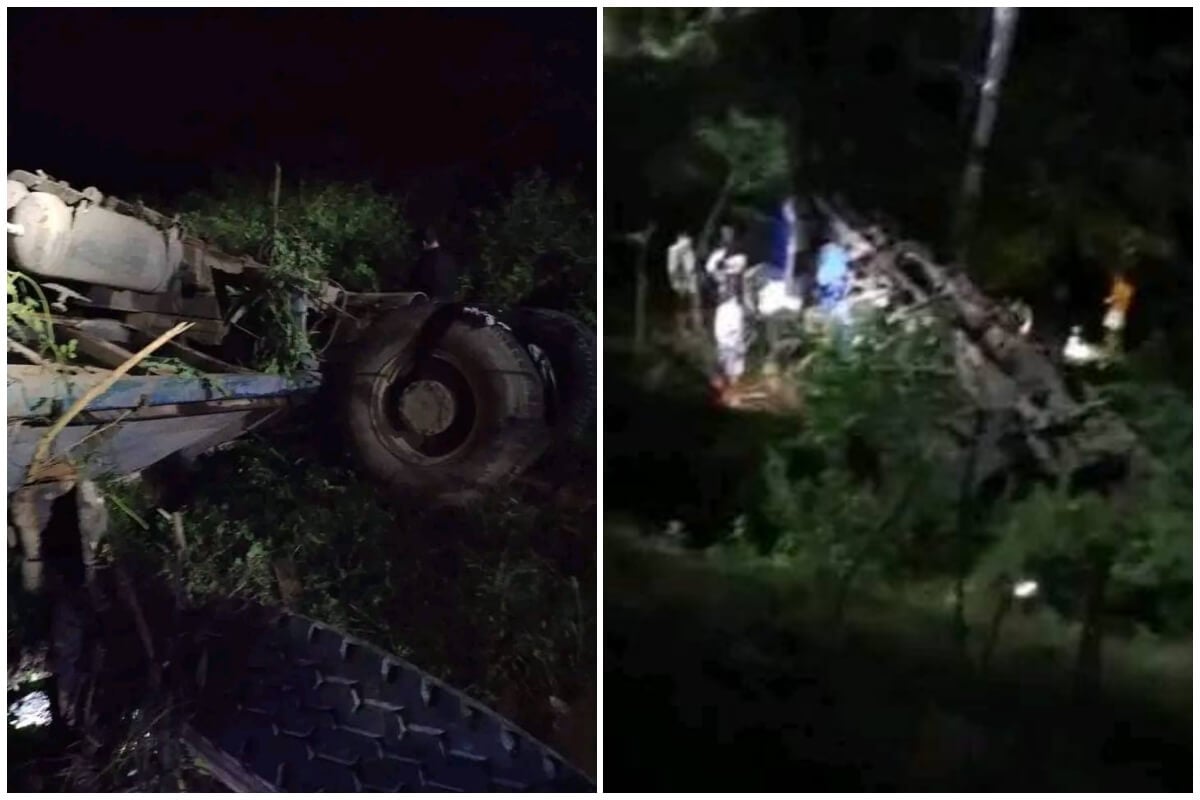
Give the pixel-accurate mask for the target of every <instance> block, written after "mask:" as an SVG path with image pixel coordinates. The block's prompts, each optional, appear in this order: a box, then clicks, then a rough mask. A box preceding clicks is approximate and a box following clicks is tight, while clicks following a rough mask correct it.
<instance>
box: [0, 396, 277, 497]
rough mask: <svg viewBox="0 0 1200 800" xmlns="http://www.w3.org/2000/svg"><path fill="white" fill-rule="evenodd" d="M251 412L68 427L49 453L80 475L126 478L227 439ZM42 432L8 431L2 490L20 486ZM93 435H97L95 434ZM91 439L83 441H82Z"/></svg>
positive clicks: (13, 426) (11, 427) (30, 429)
mask: <svg viewBox="0 0 1200 800" xmlns="http://www.w3.org/2000/svg"><path fill="white" fill-rule="evenodd" d="M255 413H257V412H255V411H228V412H224V413H214V414H205V415H202V416H187V417H166V418H163V419H144V420H139V419H130V420H126V421H124V422H121V423H118V424H117V425H114V426H111V427H108V428H105V426H103V425H71V426H69V427H68V428H66V430H64V431H63V432H62V433H61V434H59V436H58V437H57V438H56V439H55V440H54V444H53V446H52V448H51V451H50V454H51V455H52V456H57V457H66V458H69V459H70V460H71V461H72V463H74V464H75V467H76V469H78V470H79V471H80V472H81V473H83V474H84V475H88V476H89V477H99V476H102V475H127V474H129V473H131V472H135V471H137V470H140V469H145V468H146V467H148V466H150V465H151V464H154V463H156V462H157V461H159V460H161V459H163V458H165V457H167V456H168V455H170V454H171V453H174V452H176V451H178V450H183V449H185V448H187V447H191V446H193V445H195V444H196V443H198V442H201V441H205V440H210V439H211V437H213V436H214V435H215V434H216V435H219V434H220V433H221V432H222V431H225V432H227V433H228V436H227V437H222V438H228V439H234V438H236V437H237V435H238V434H239V433H240V432H241V428H243V427H244V423H245V421H247V420H250V419H253V417H254V414H255ZM45 431H46V428H45V426H38V427H29V426H24V425H22V424H20V423H16V424H11V425H9V428H8V491H10V492H11V491H13V490H14V489H16V488H17V487H19V486H20V485H21V484H22V483H24V482H25V476H26V473H27V471H28V469H29V462H30V461H31V460H32V459H33V453H34V450H35V449H36V448H37V445H38V442H39V441H40V440H41V438H42V434H43V433H44V432H45ZM97 434H98V435H97ZM88 436H92V437H93V438H91V439H87V441H84V440H85V439H86V437H88Z"/></svg>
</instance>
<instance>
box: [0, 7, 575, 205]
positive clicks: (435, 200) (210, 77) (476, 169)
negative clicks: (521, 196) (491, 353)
mask: <svg viewBox="0 0 1200 800" xmlns="http://www.w3.org/2000/svg"><path fill="white" fill-rule="evenodd" d="M595 19H596V16H595V11H594V10H592V9H582V10H574V9H572V10H528V11H495V10H466V9H463V10H454V11H449V10H448V11H420V10H404V9H390V10H386V9H380V10H347V11H331V10H322V11H309V10H254V11H236V10H228V9H208V10H194V9H189V10H179V11H175V10H161V9H160V10H151V9H140V10H139V9H127V10H119V11H117V10H103V11H101V10H74V9H54V10H10V11H9V12H8V21H9V28H8V44H9V57H8V64H9V106H8V109H9V123H8V135H9V162H8V163H9V166H8V168H9V169H10V170H11V169H14V168H22V169H31V170H32V169H44V170H46V171H47V172H48V173H50V174H51V175H54V176H55V177H58V178H62V179H63V180H66V181H69V182H70V183H71V184H72V185H73V186H79V187H82V186H86V185H95V186H97V187H98V188H99V189H100V190H101V191H104V192H106V193H111V194H116V195H119V196H127V197H130V198H132V197H134V196H137V195H141V196H145V197H147V198H161V199H165V200H168V201H169V200H170V199H171V198H173V197H174V196H176V195H177V194H178V193H180V192H182V191H185V190H188V189H191V188H195V187H197V186H202V185H204V184H205V183H206V182H207V180H208V178H209V177H210V176H211V175H212V174H214V173H215V172H217V171H222V170H233V171H239V172H251V173H254V174H262V175H270V173H271V170H272V169H273V167H272V164H273V163H274V161H275V160H276V159H278V160H279V161H281V162H282V164H283V168H284V173H285V177H291V178H296V177H304V176H308V177H322V178H334V179H343V180H357V179H370V180H372V181H373V182H374V183H376V184H377V185H378V186H379V187H380V188H383V189H389V190H396V191H402V192H405V193H407V194H408V195H409V196H410V202H415V203H416V204H417V205H418V206H424V207H425V208H426V209H427V211H429V213H452V212H454V211H455V210H461V208H463V207H465V206H469V205H473V204H477V203H479V202H481V201H484V200H486V199H487V198H489V197H490V196H491V195H492V194H493V193H494V192H495V191H497V190H503V189H504V188H506V187H507V185H508V183H509V182H510V181H511V180H512V177H513V176H514V175H515V174H517V173H521V172H527V171H529V170H531V169H533V168H535V167H540V168H541V169H543V170H544V171H546V172H547V173H549V174H551V175H552V176H553V177H556V178H561V179H565V180H570V181H572V182H574V183H575V184H576V185H577V186H578V188H579V190H580V193H581V194H582V195H583V196H584V197H587V198H592V197H594V196H595V163H596V22H595ZM410 208H411V206H410Z"/></svg>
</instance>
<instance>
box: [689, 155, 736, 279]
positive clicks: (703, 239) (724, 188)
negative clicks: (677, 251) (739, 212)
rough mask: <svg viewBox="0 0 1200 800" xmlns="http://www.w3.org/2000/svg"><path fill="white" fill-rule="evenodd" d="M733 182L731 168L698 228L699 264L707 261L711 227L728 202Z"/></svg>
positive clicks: (715, 224)
mask: <svg viewBox="0 0 1200 800" xmlns="http://www.w3.org/2000/svg"><path fill="white" fill-rule="evenodd" d="M733 182H734V174H733V170H730V171H729V175H728V177H726V178H725V183H723V184H722V185H721V191H720V192H719V193H718V194H717V200H716V202H715V203H713V207H712V210H711V211H709V212H708V218H707V219H705V220H704V227H703V228H701V229H700V236H699V237H697V239H696V245H697V250H696V254H697V256H698V260H699V261H700V262H701V264H703V263H704V262H707V261H708V256H709V253H711V252H712V247H711V241H712V236H713V228H715V227H716V226H717V220H718V219H720V217H721V212H722V211H724V210H725V204H726V203H727V202H729V195H730V194H731V193H732V192H733ZM701 269H703V266H701Z"/></svg>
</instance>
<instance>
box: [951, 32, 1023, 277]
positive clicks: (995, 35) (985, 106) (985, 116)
mask: <svg viewBox="0 0 1200 800" xmlns="http://www.w3.org/2000/svg"><path fill="white" fill-rule="evenodd" d="M1017 13H1018V12H1017V9H1015V8H996V9H993V10H992V29H991V44H990V45H989V47H988V57H987V66H986V68H985V71H984V75H983V83H982V85H981V86H980V89H979V109H978V111H977V112H976V116H975V127H974V130H973V131H972V132H971V144H970V149H969V150H968V152H967V166H966V169H965V170H964V171H963V179H962V186H961V188H960V189H959V197H958V206H957V209H956V213H955V224H954V230H953V232H952V235H951V245H952V246H953V248H954V253H955V256H956V257H957V258H958V260H959V261H960V262H962V261H964V260H965V258H966V247H967V237H968V236H969V235H970V231H971V226H972V224H973V223H974V219H975V212H976V208H977V206H978V204H979V197H980V194H981V193H982V191H983V159H984V156H985V155H986V153H987V148H988V145H989V144H990V143H991V141H992V129H993V128H994V127H995V124H996V113H997V110H998V108H999V104H1000V86H1001V84H1002V83H1003V81H1004V74H1005V72H1006V71H1007V70H1008V55H1009V52H1010V51H1011V50H1012V43H1013V37H1014V35H1015V34H1016V30H1017Z"/></svg>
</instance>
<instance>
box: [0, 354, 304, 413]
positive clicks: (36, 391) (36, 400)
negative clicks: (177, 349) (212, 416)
mask: <svg viewBox="0 0 1200 800" xmlns="http://www.w3.org/2000/svg"><path fill="white" fill-rule="evenodd" d="M103 377H104V376H103V375H98V374H87V373H85V374H80V375H64V374H62V373H56V372H53V371H51V370H40V369H19V370H18V369H14V368H11V367H10V368H9V370H8V417H9V419H24V418H29V417H44V416H46V415H47V414H50V413H52V411H53V410H54V409H60V410H61V409H63V408H65V407H67V406H69V405H70V404H71V403H73V402H75V400H76V399H77V398H78V397H80V396H81V395H82V394H83V393H84V392H86V391H87V390H88V389H89V388H91V387H92V386H95V385H96V384H97V383H99V382H100V381H101V380H103ZM320 384H321V377H320V375H319V374H317V373H305V374H302V375H299V376H295V377H290V378H289V377H283V376H280V375H204V376H203V377H183V376H173V375H168V376H162V375H148V376H126V377H124V378H121V379H120V380H118V381H117V382H116V383H115V384H113V386H112V387H110V388H109V389H108V390H107V391H105V392H104V394H102V395H100V396H99V397H97V398H96V399H95V400H93V401H92V402H91V403H89V404H88V406H87V409H86V410H87V411H113V410H116V411H119V410H123V409H128V408H137V407H138V406H161V405H172V404H175V403H200V402H209V401H218V402H219V401H221V400H226V399H246V398H263V397H287V396H290V395H296V394H306V393H311V392H313V391H315V390H316V389H317V388H318V387H319V386H320Z"/></svg>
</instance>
